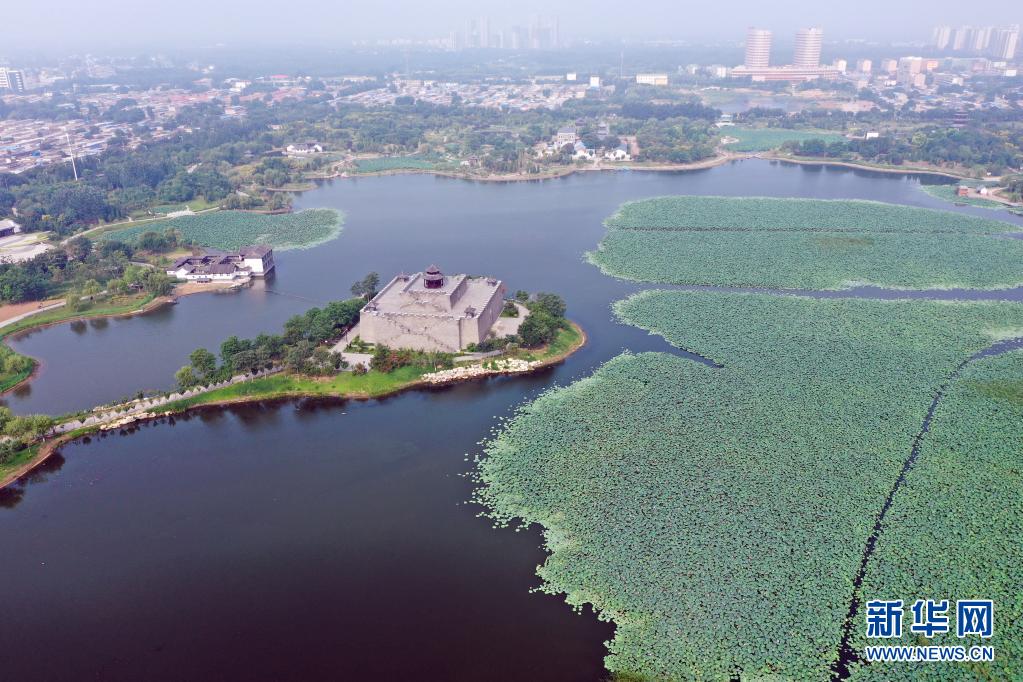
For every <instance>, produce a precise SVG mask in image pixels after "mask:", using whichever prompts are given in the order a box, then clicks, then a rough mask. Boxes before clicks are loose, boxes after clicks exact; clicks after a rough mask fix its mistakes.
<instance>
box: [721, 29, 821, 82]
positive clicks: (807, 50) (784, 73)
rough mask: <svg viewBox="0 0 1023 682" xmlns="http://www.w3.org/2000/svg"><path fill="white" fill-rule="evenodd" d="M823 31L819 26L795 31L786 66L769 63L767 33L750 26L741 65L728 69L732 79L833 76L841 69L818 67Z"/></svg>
mask: <svg viewBox="0 0 1023 682" xmlns="http://www.w3.org/2000/svg"><path fill="white" fill-rule="evenodd" d="M823 39H824V32H823V31H822V30H821V29H819V28H804V29H800V31H799V32H798V33H796V54H795V58H794V59H793V63H792V64H791V65H790V66H771V65H770V64H771V32H770V31H768V30H766V29H761V28H750V29H749V30H748V31H747V32H746V59H745V62H744V63H743V65H742V66H737V67H735V68H734V69H732V73H731V76H732V77H733V78H750V79H752V80H753V81H809V80H815V79H818V78H825V79H831V78H837V77H838V76H839V75H840V74H841V70H839V69H837V68H835V67H833V66H821V45H822V42H823Z"/></svg>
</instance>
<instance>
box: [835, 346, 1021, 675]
mask: <svg viewBox="0 0 1023 682" xmlns="http://www.w3.org/2000/svg"><path fill="white" fill-rule="evenodd" d="M1021 490H1023V351H1015V352H1010V353H1007V354H1005V355H1001V356H994V357H987V358H983V359H980V360H976V361H974V362H973V363H971V364H970V365H968V366H967V367H966V368H965V369H964V370H963V372H962V374H961V375H960V377H959V380H958V381H956V383H955V384H954V385H953V386H951V387H950V389H949V391H948V393H947V394H946V395H945V397H944V398H942V400H941V402H940V403H939V404H938V407H937V409H936V410H935V414H934V418H933V420H932V422H931V428H930V432H929V433H928V434H927V436H926V438H925V439H924V440H923V443H922V445H921V447H920V453H919V456H918V458H917V460H916V463H915V464H914V466H913V468H912V469H910V470H909V472H908V473H907V475H906V479H905V483H904V485H903V486H902V487H901V488H900V490H899V493H898V494H897V495H896V496H895V499H894V502H893V504H892V507H891V509H890V510H889V512H888V514H887V517H886V523H885V529H884V532H883V533H882V535H881V537H880V539H879V540H878V543H877V548H876V551H875V553H874V555H873V557H872V559H871V561H870V562H869V563H868V565H867V571H866V574H865V577H864V580H863V587H862V595H863V597H864V598H866V599H902V600H903V601H904V602H905V612H906V617H905V622H904V623H903V637H902V638H901V639H893V640H887V641H884V642H883V643H884V644H892V645H898V644H920V643H921V641H920V638H919V636H918V635H917V634H915V633H912V632H910V631H909V628H910V625H911V623H912V616H911V613H910V606H912V604H913V602H914V601H916V600H917V599H934V600H937V601H941V600H945V599H947V600H948V602H949V606H950V607H951V608H950V610H949V612H948V614H947V615H948V616H949V623H950V624H951V625H952V630H951V632H950V633H948V634H936V636H935V637H934V638H933V642H932V643H933V644H937V645H956V644H962V645H965V646H972V645H979V644H984V645H990V646H993V647H995V660H994V662H991V663H971V664H965V663H958V664H952V665H951V666H950V665H948V664H943V665H908V664H887V665H886V664H882V663H875V664H872V665H871V666H869V667H861V668H858V669H854V671H853V675H852V678H851V679H853V680H857V681H858V680H864V681H866V680H935V681H937V680H946V679H951V678H952V677H953V676H954V675H955V676H957V677H961V678H962V679H985V680H1009V679H1017V677H1018V675H1019V665H1020V661H1021V660H1023V632H1021V630H1020V628H1019V623H1020V619H1021V618H1023V601H1021V600H1020V594H1023V569H1021V564H1023V550H1021V547H1020V538H1023V496H1021V495H1020V491H1021ZM957 599H992V600H993V601H994V618H993V625H994V629H993V636H992V637H991V639H987V640H983V641H982V640H981V638H980V637H977V636H973V637H968V638H966V639H959V638H958V637H957V636H956V631H955V621H956V608H955V602H956V600H957ZM865 622H866V620H865V612H864V611H863V609H862V608H861V610H860V612H859V613H857V614H856V616H855V618H854V620H853V629H852V632H853V633H854V634H855V635H856V637H855V639H854V640H853V642H854V643H855V646H854V648H855V649H856V650H859V651H862V648H863V646H865V645H866V644H868V643H869V644H877V643H878V640H869V641H868V640H866V639H865Z"/></svg>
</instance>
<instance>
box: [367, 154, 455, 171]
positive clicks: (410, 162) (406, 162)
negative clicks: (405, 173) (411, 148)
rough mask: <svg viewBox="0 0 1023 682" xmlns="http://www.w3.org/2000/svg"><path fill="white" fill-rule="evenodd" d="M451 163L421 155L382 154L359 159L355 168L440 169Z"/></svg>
mask: <svg viewBox="0 0 1023 682" xmlns="http://www.w3.org/2000/svg"><path fill="white" fill-rule="evenodd" d="M448 166H450V164H445V163H443V162H441V161H437V160H433V159H427V158H423V157H419V156H381V157H378V158H375V159H359V160H358V161H356V162H355V168H356V170H357V171H358V172H359V173H383V172H386V171H397V170H438V169H441V168H446V167H448Z"/></svg>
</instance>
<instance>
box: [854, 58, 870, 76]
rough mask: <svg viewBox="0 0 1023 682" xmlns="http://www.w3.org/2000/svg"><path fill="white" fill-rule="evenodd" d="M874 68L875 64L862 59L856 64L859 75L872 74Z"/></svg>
mask: <svg viewBox="0 0 1023 682" xmlns="http://www.w3.org/2000/svg"><path fill="white" fill-rule="evenodd" d="M873 68H874V63H873V62H872V61H870V60H869V59H861V60H859V61H858V62H856V71H857V72H859V73H870V71H871V69H873Z"/></svg>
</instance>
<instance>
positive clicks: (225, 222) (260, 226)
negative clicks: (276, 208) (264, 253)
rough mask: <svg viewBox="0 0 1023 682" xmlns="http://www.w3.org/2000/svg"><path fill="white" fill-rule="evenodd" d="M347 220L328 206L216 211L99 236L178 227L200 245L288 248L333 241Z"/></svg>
mask: <svg viewBox="0 0 1023 682" xmlns="http://www.w3.org/2000/svg"><path fill="white" fill-rule="evenodd" d="M343 223H344V215H343V214H342V213H341V212H339V211H335V210H332V209H325V208H316V209H307V210H305V211H298V212H296V213H281V214H276V215H271V214H265V213H248V212H246V211H213V212H210V213H201V214H198V215H189V216H182V217H180V218H175V219H173V220H169V221H166V222H159V223H148V224H145V225H136V226H135V227H130V228H127V229H124V230H116V231H113V232H105V233H103V234H102V235H101V236H100V237H99V238H100V239H104V240H111V239H114V240H118V241H125V242H133V241H135V240H137V239H138V238H139V237H140V236H142V235H143V234H145V233H146V232H163V231H164V230H168V229H174V230H177V231H179V232H180V233H181V235H182V237H184V239H185V240H186V241H191V242H192V243H194V244H196V245H198V246H209V247H212V248H216V249H225V250H233V249H239V248H241V247H243V246H249V245H252V244H269V245H270V246H272V247H274V248H275V249H278V250H287V249H299V248H309V247H311V246H316V245H318V244H321V243H323V242H326V241H330V240H331V239H334V238H335V237H337V236H338V235H339V234H340V233H341V227H342V225H343Z"/></svg>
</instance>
